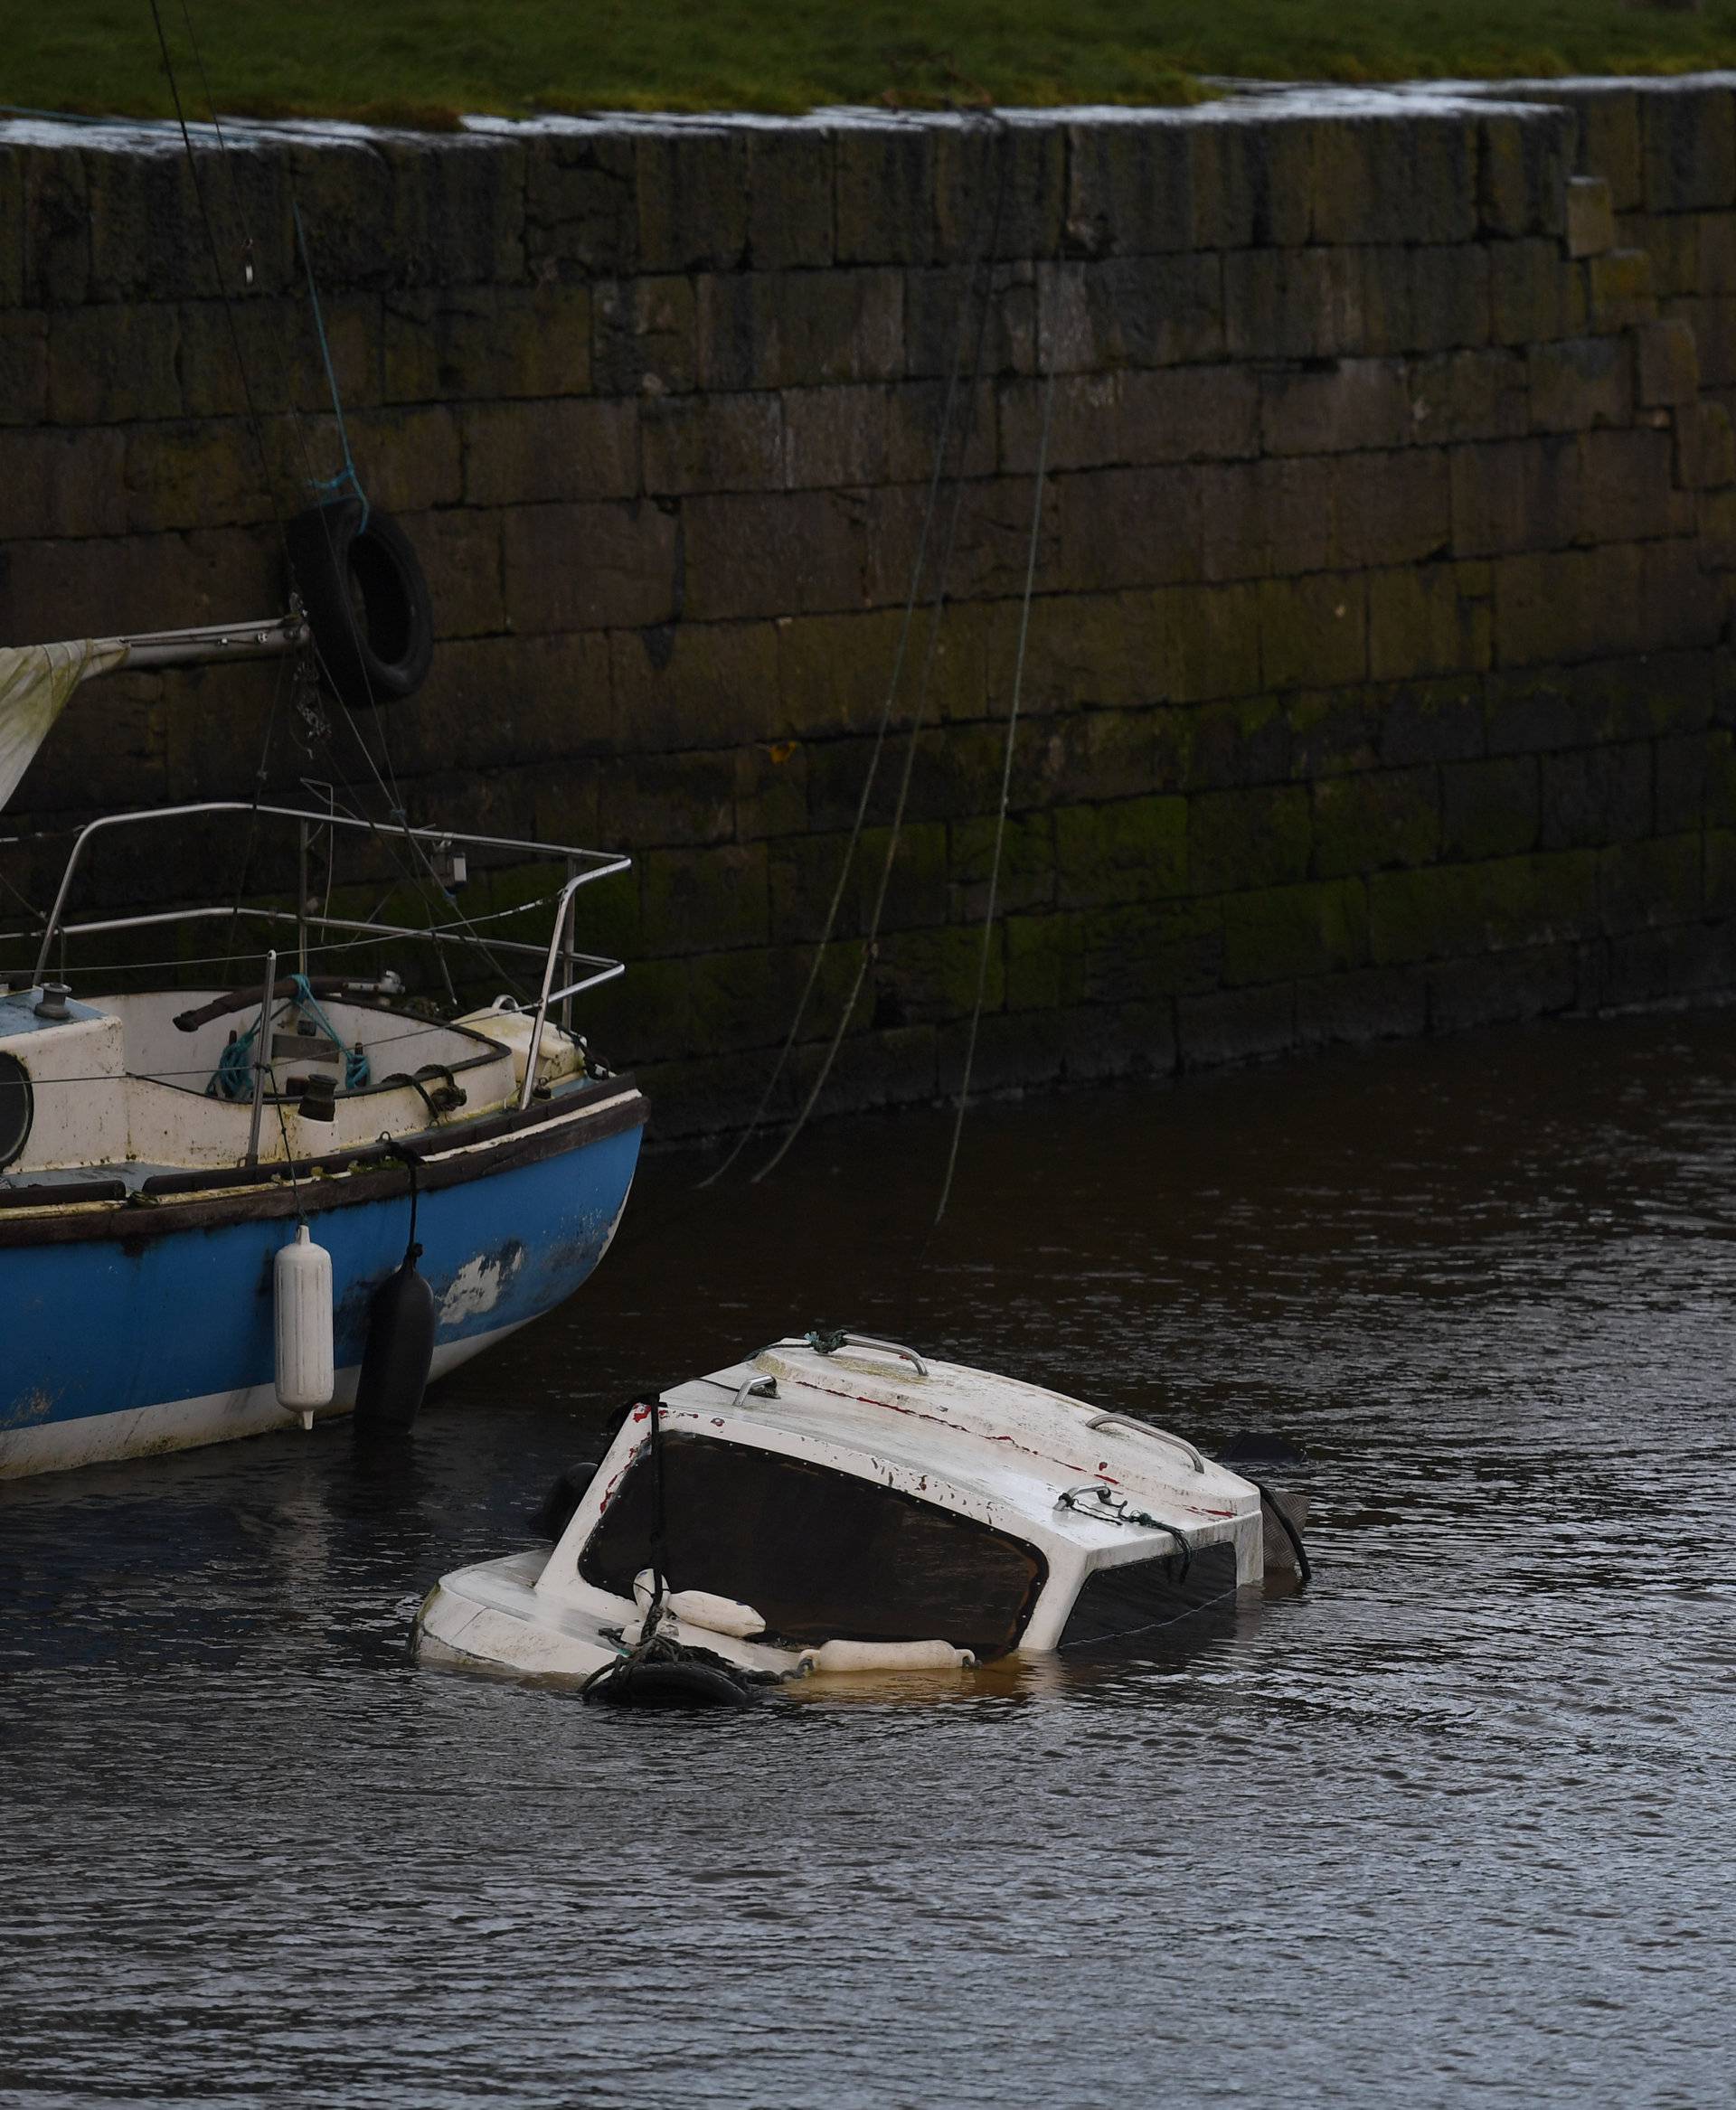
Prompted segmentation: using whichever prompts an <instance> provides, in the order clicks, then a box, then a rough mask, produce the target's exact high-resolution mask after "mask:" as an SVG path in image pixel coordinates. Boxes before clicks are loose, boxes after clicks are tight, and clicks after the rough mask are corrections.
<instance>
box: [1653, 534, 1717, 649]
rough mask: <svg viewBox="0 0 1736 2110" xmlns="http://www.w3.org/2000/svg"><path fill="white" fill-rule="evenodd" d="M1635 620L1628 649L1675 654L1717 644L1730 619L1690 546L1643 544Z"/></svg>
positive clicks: (1687, 543) (1685, 542) (1683, 543)
mask: <svg viewBox="0 0 1736 2110" xmlns="http://www.w3.org/2000/svg"><path fill="white" fill-rule="evenodd" d="M1639 557H1640V584H1639V617H1638V621H1637V623H1636V625H1635V626H1634V630H1633V632H1632V645H1631V647H1630V649H1632V650H1635V651H1638V652H1664V651H1679V650H1684V649H1689V648H1692V647H1694V646H1710V645H1716V644H1717V643H1718V641H1719V639H1720V638H1721V637H1722V635H1723V632H1724V627H1725V624H1726V622H1727V620H1728V617H1729V613H1730V611H1729V607H1728V602H1727V598H1726V594H1725V589H1724V587H1723V585H1722V582H1721V581H1720V580H1719V579H1718V578H1717V577H1716V575H1715V574H1713V573H1712V572H1711V571H1708V570H1705V569H1704V568H1703V565H1702V563H1701V560H1700V552H1699V551H1698V550H1697V549H1696V548H1695V547H1694V543H1693V542H1692V541H1689V540H1686V539H1684V540H1682V541H1679V542H1643V543H1641V544H1640V548H1639Z"/></svg>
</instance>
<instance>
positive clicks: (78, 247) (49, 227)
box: [22, 147, 95, 308]
mask: <svg viewBox="0 0 1736 2110" xmlns="http://www.w3.org/2000/svg"><path fill="white" fill-rule="evenodd" d="M93 165H95V161H94V157H93V156H91V155H83V154H71V153H65V152H61V151H59V150H57V149H55V148H52V147H33V148H32V149H31V150H30V151H29V152H28V153H27V154H26V155H25V156H24V172H23V176H22V184H23V199H22V205H23V220H24V249H23V252H22V264H23V278H24V286H23V297H24V302H25V304H26V305H27V306H32V307H51V308H53V307H76V306H78V305H79V304H80V302H82V301H84V300H87V299H88V298H89V297H90V170H91V168H92V166H93Z"/></svg>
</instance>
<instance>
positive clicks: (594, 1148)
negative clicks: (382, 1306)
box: [0, 1091, 644, 1477]
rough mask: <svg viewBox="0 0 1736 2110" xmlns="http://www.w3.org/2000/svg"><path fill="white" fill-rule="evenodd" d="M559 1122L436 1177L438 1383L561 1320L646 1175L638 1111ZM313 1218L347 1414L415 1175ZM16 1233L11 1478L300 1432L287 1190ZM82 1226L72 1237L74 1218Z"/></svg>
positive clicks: (352, 1183) (429, 1248)
mask: <svg viewBox="0 0 1736 2110" xmlns="http://www.w3.org/2000/svg"><path fill="white" fill-rule="evenodd" d="M601 1112H602V1114H603V1115H604V1116H605V1117H604V1118H602V1119H600V1120H599V1119H597V1118H594V1117H590V1118H585V1117H580V1118H572V1117H566V1118H563V1119H553V1120H548V1119H545V1120H544V1121H542V1123H541V1124H540V1125H539V1126H537V1127H535V1128H534V1129H532V1130H528V1131H526V1130H517V1131H509V1132H508V1133H507V1134H505V1135H501V1136H496V1137H492V1138H485V1139H484V1140H481V1141H479V1142H476V1143H472V1144H468V1145H466V1144H464V1142H463V1138H462V1135H460V1134H457V1133H455V1132H453V1131H446V1132H443V1134H442V1135H441V1137H440V1141H441V1142H442V1144H446V1145H447V1147H446V1149H445V1150H443V1151H442V1152H440V1153H430V1154H429V1156H428V1158H427V1159H426V1160H425V1163H426V1165H427V1170H426V1172H425V1173H423V1175H422V1181H421V1184H422V1189H423V1191H422V1193H421V1197H420V1206H419V1212H418V1220H417V1234H416V1235H417V1238H418V1239H419V1241H420V1244H421V1246H422V1248H423V1251H422V1258H421V1261H420V1267H421V1271H422V1273H423V1274H424V1276H426V1277H427V1278H428V1280H429V1284H430V1286H431V1287H432V1289H433V1291H434V1295H435V1298H436V1301H437V1304H438V1305H439V1333H438V1334H437V1337H436V1348H435V1364H434V1368H435V1372H436V1374H437V1375H438V1374H439V1373H440V1372H442V1371H447V1370H450V1369H451V1368H453V1367H454V1366H455V1365H456V1364H458V1363H459V1362H462V1361H466V1360H467V1358H468V1357H469V1356H471V1355H474V1354H476V1352H478V1351H479V1350H481V1349H483V1348H485V1347H486V1346H488V1345H489V1343H490V1342H494V1341H497V1340H499V1339H501V1338H502V1337H503V1336H504V1335H505V1334H506V1333H511V1332H512V1331H514V1329H515V1328H517V1327H519V1326H522V1325H524V1323H526V1322H527V1321H529V1320H531V1319H533V1318H536V1317H538V1316H539V1315H540V1314H542V1313H544V1312H547V1311H550V1310H552V1308H553V1307H554V1306H555V1305H559V1304H561V1302H562V1301H563V1300H564V1299H565V1298H567V1297H568V1296H570V1295H571V1294H572V1292H573V1291H574V1290H575V1289H577V1288H578V1287H579V1286H580V1284H581V1283H582V1282H583V1281H584V1280H585V1278H586V1276H588V1275H589V1274H590V1271H591V1269H592V1268H593V1267H595V1266H596V1265H597V1263H598V1261H599V1259H600V1258H602V1256H603V1254H604V1252H605V1251H606V1250H607V1248H608V1246H609V1240H610V1239H611V1238H612V1237H613V1235H614V1232H615V1228H616V1225H617V1223H618V1221H619V1219H620V1215H621V1210H622V1208H623V1207H624V1205H625V1203H626V1200H627V1190H628V1188H629V1187H630V1185H631V1183H632V1180H633V1173H634V1170H635V1167H636V1165H637V1158H638V1149H639V1140H640V1135H641V1133H642V1123H643V1119H644V1111H643V1101H641V1100H640V1099H639V1098H638V1097H637V1093H632V1092H630V1091H629V1092H628V1093H627V1095H625V1098H624V1100H623V1098H621V1097H618V1098H617V1100H616V1101H615V1102H614V1103H613V1106H612V1108H611V1107H607V1106H606V1107H603V1108H602V1109H601ZM298 1201H299V1204H300V1207H301V1210H302V1211H303V1212H305V1216H306V1220H307V1223H308V1225H309V1227H310V1229H311V1232H312V1235H313V1237H314V1239H316V1241H317V1242H318V1243H319V1244H320V1245H322V1246H324V1247H325V1248H326V1249H327V1250H328V1251H329V1252H330V1254H331V1256H332V1278H333V1297H334V1305H335V1314H334V1315H335V1359H336V1363H337V1368H338V1383H337V1391H336V1396H335V1399H334V1401H333V1403H332V1405H331V1406H330V1407H329V1408H325V1409H324V1410H323V1411H324V1412H325V1413H330V1414H341V1413H344V1412H347V1411H348V1409H349V1408H350V1406H351V1405H352V1403H353V1401H354V1394H355V1380H356V1377H357V1373H358V1370H359V1366H360V1364H361V1361H362V1354H363V1348H364V1346H365V1344H366V1339H367V1322H368V1310H369V1305H370V1302H371V1300H372V1298H373V1293H374V1291H375V1290H376V1289H377V1288H378V1286H380V1284H381V1283H382V1281H383V1280H384V1279H385V1278H386V1276H388V1275H390V1274H391V1273H392V1270H393V1269H394V1268H396V1267H398V1265H399V1264H400V1262H401V1260H402V1258H403V1255H404V1247H405V1243H406V1240H407V1238H408V1235H409V1225H410V1209H409V1188H408V1181H407V1178H406V1176H405V1174H404V1173H403V1172H402V1170H401V1168H397V1169H391V1168H388V1169H384V1170H379V1169H376V1170H375V1171H373V1172H372V1173H369V1174H367V1175H366V1176H358V1177H355V1178H354V1179H347V1178H344V1177H336V1178H332V1179H328V1180H307V1179H304V1180H303V1182H302V1184H301V1191H300V1195H299V1197H298ZM161 1206H162V1210H163V1213H162V1216H161V1217H160V1218H159V1217H157V1216H156V1213H155V1212H154V1211H152V1210H149V1209H146V1210H141V1209H139V1208H137V1206H135V1207H132V1208H116V1207H111V1208H110V1210H109V1212H108V1213H109V1218H110V1219H111V1220H110V1221H109V1223H108V1224H107V1225H106V1226H104V1225H100V1224H99V1223H98V1222H97V1221H96V1220H95V1218H94V1217H93V1214H92V1212H91V1211H90V1210H83V1211H80V1210H62V1211H60V1212H58V1214H57V1216H55V1217H43V1218H41V1219H39V1221H38V1225H37V1229H38V1238H37V1239H30V1238H29V1237H28V1236H27V1235H26V1236H20V1233H23V1232H27V1230H28V1227H27V1226H23V1225H20V1226H14V1227H13V1230H12V1233H11V1235H10V1237H9V1239H8V1241H7V1242H6V1243H5V1244H4V1245H0V1312H4V1314H5V1317H4V1324H5V1341H6V1348H5V1356H4V1359H0V1477H5V1476H14V1475H16V1474H24V1473H33V1472H44V1471H52V1470H56V1469H59V1468H62V1467H65V1466H69V1465H83V1464H87V1463H90V1462H94V1461H95V1460H98V1459H105V1458H120V1457H129V1456H134V1455H139V1454H142V1453H145V1452H150V1451H158V1450H169V1449H179V1448H182V1447H184V1446H189V1445H193V1444H204V1443H216V1442H222V1441H224V1440H225V1439H227V1438H229V1437H231V1436H247V1435H252V1434H255V1433H258V1432H259V1431H261V1430H265V1429H270V1428H282V1427H287V1426H289V1425H290V1423H291V1422H292V1421H293V1419H294V1417H293V1416H291V1415H289V1414H288V1413H287V1412H286V1410H285V1409H284V1408H282V1407H281V1406H280V1405H279V1404H278V1399H277V1394H276V1389H275V1384H274V1359H275V1327H274V1303H273V1297H274V1290H273V1283H274V1265H275V1260H276V1256H277V1253H278V1248H280V1247H281V1246H283V1245H284V1244H285V1243H286V1242H288V1239H291V1238H293V1236H294V1235H295V1224H296V1221H297V1197H293V1196H290V1195H288V1194H286V1193H284V1192H282V1191H281V1187H280V1186H279V1187H278V1190H277V1191H276V1192H274V1193H272V1194H271V1195H269V1196H268V1197H264V1198H263V1199H262V1198H261V1196H260V1194H259V1190H258V1189H257V1188H254V1189H252V1190H241V1191H239V1192H230V1193H224V1192H215V1193H211V1194H206V1195H199V1194H196V1193H194V1194H191V1195H185V1196H182V1195H177V1196H175V1198H174V1199H173V1201H168V1202H166V1203H165V1204H163V1205H161ZM75 1218H76V1219H78V1220H77V1221H76V1222H74V1221H72V1219H75Z"/></svg>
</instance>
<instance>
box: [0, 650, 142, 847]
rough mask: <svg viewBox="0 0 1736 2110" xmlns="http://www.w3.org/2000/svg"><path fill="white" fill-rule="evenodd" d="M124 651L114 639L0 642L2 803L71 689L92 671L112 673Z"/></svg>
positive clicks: (87, 678)
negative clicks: (59, 643) (35, 643)
mask: <svg viewBox="0 0 1736 2110" xmlns="http://www.w3.org/2000/svg"><path fill="white" fill-rule="evenodd" d="M126 656H127V647H126V646H125V645H121V644H118V643H117V642H116V641H115V640H114V639H113V638H109V639H106V640H104V641H103V642H101V643H99V644H97V643H92V642H91V641H90V639H88V638H87V639H83V640H78V639H75V640H74V641H73V642H72V643H71V644H69V645H3V646H0V806H4V805H6V804H7V803H8V802H9V801H10V799H11V797H12V795H13V793H14V791H16V790H17V788H18V779H19V778H20V777H22V776H23V775H24V771H25V770H26V769H27V768H29V767H30V762H31V758H32V756H33V755H34V754H35V752H36V750H37V749H38V748H40V747H41V746H42V742H43V740H44V739H47V737H48V730H49V728H50V727H51V726H52V724H53V722H54V721H55V720H56V719H57V718H58V717H59V716H60V715H61V710H62V708H63V707H64V705H65V702H66V700H67V698H68V697H69V696H70V695H71V693H72V692H73V690H74V689H76V688H77V687H78V685H79V683H80V682H82V681H88V680H89V679H90V676H91V675H93V674H109V673H112V671H113V670H114V669H115V668H116V667H118V665H119V664H120V663H121V662H122V660H124V659H125V658H126Z"/></svg>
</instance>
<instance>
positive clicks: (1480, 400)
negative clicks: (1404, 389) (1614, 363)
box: [1409, 338, 1609, 444]
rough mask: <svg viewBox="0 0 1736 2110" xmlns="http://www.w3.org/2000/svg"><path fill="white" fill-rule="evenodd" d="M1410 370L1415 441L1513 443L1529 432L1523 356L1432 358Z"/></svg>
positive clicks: (1494, 352)
mask: <svg viewBox="0 0 1736 2110" xmlns="http://www.w3.org/2000/svg"><path fill="white" fill-rule="evenodd" d="M1596 341H1597V343H1598V344H1600V345H1606V344H1609V339H1608V338H1599V339H1598V340H1596ZM1409 371H1410V388H1411V429H1412V431H1413V433H1414V435H1415V437H1416V438H1417V439H1418V440H1420V441H1424V442H1428V441H1433V442H1435V443H1437V444H1446V443H1448V442H1451V441H1454V440H1465V439H1516V438H1520V437H1521V436H1522V435H1523V434H1524V433H1525V432H1526V431H1527V430H1528V429H1529V428H1530V424H1531V392H1530V391H1531V384H1530V378H1529V373H1528V370H1527V367H1526V363H1525V358H1524V353H1520V352H1514V351H1509V350H1505V349H1499V350H1490V351H1466V352H1443V353H1435V354H1434V355H1433V356H1432V357H1429V358H1425V359H1417V360H1413V361H1412V362H1411V365H1410V370H1409Z"/></svg>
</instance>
